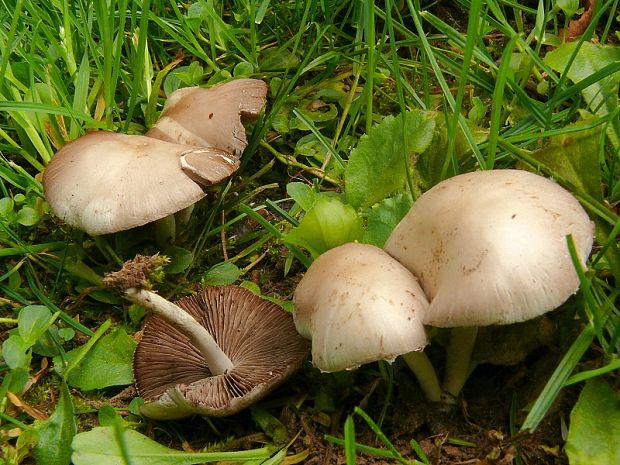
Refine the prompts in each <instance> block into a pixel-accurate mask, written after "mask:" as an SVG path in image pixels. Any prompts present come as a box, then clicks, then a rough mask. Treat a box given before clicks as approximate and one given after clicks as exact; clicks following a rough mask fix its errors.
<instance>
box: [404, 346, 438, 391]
mask: <svg viewBox="0 0 620 465" xmlns="http://www.w3.org/2000/svg"><path fill="white" fill-rule="evenodd" d="M402 357H403V359H404V360H405V362H407V365H408V366H409V368H411V371H413V374H414V375H415V377H416V378H417V380H418V383H419V384H420V388H421V389H422V391H423V392H424V395H425V396H426V399H427V400H429V401H430V402H439V401H440V400H441V394H442V391H441V387H440V386H439V380H438V379H437V373H436V372H435V368H434V367H433V364H432V363H431V361H430V360H429V359H428V356H427V355H426V353H425V352H424V351H421V350H420V351H413V352H409V353H407V354H404V355H403V356H402Z"/></svg>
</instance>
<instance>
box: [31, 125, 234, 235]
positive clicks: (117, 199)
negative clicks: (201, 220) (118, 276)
mask: <svg viewBox="0 0 620 465" xmlns="http://www.w3.org/2000/svg"><path fill="white" fill-rule="evenodd" d="M206 160H209V162H208V163H205V161H206ZM238 166H239V162H238V160H236V159H234V158H233V157H231V156H230V155H228V154H226V153H223V152H222V151H221V150H219V149H212V148H202V147H189V146H185V145H179V144H172V143H169V142H165V141H160V140H157V139H152V138H150V137H146V136H137V135H125V134H117V133H112V132H106V131H97V132H93V133H90V134H87V135H85V136H82V137H80V138H79V139H77V140H75V141H73V142H70V143H68V144H67V145H65V146H64V147H63V148H62V149H61V150H59V151H58V152H57V153H56V154H55V155H54V157H53V158H52V160H51V162H50V163H49V165H48V166H47V168H46V170H45V172H44V174H43V186H44V189H45V196H46V198H47V201H48V202H49V204H50V207H51V208H52V210H53V211H54V213H55V214H56V216H58V217H59V218H61V219H62V220H63V221H65V222H66V223H67V224H69V225H71V226H74V227H76V228H79V229H81V230H84V231H86V232H88V233H89V234H93V235H100V234H108V233H113V232H117V231H122V230H126V229H130V228H133V227H136V226H142V225H144V224H147V223H150V222H152V221H155V220H158V219H160V218H164V217H166V216H168V215H170V214H173V213H175V212H177V211H179V210H182V209H184V208H186V207H188V206H190V205H193V204H194V203H196V202H197V201H198V200H200V199H201V198H202V197H204V195H205V194H204V192H203V190H202V188H201V187H200V186H199V185H198V184H197V183H196V182H194V181H193V180H192V179H195V180H199V181H200V182H201V183H202V184H212V183H216V182H219V181H221V180H222V179H225V178H227V177H228V176H230V175H231V174H232V173H234V172H235V171H236V169H237V168H238ZM190 177H191V179H190Z"/></svg>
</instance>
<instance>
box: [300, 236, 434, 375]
mask: <svg viewBox="0 0 620 465" xmlns="http://www.w3.org/2000/svg"><path fill="white" fill-rule="evenodd" d="M294 299H295V314H294V321H295V326H296V328H297V331H299V333H300V334H301V335H303V336H304V337H307V338H308V339H312V362H313V363H314V365H315V366H316V367H317V368H319V369H320V370H322V371H327V372H333V371H340V370H350V369H354V368H357V367H359V366H360V365H362V364H364V363H369V362H374V361H376V360H388V361H393V360H394V359H395V358H396V357H398V356H399V355H402V354H405V353H408V352H412V351H420V350H422V349H423V348H424V346H425V345H426V344H427V339H426V333H425V331H424V327H423V325H422V320H423V319H424V313H425V311H426V309H427V308H428V301H427V300H426V297H425V295H424V292H423V291H422V288H421V287H420V285H419V284H418V281H417V279H416V278H415V276H413V274H412V273H411V272H410V271H409V270H407V269H406V268H405V267H404V266H403V265H401V264H400V263H399V262H398V261H397V260H395V259H394V258H392V257H390V256H389V255H388V254H387V253H385V252H384V251H383V250H381V249H380V248H378V247H375V246H373V245H370V244H358V243H355V242H351V243H347V244H343V245H341V246H338V247H335V248H333V249H330V250H328V251H327V252H325V253H324V254H322V255H321V256H319V257H318V258H317V259H316V260H315V261H314V262H313V263H312V265H311V266H310V268H308V271H307V272H306V274H305V275H304V277H303V278H302V280H301V281H300V282H299V284H298V285H297V288H296V289H295V297H294Z"/></svg>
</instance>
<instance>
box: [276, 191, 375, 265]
mask: <svg viewBox="0 0 620 465" xmlns="http://www.w3.org/2000/svg"><path fill="white" fill-rule="evenodd" d="M363 235H364V228H363V227H362V219H361V218H360V217H359V216H358V215H357V213H356V212H355V210H354V209H353V207H351V206H350V205H347V204H345V203H342V201H341V200H340V199H339V198H338V197H335V196H331V195H323V194H319V195H317V198H316V201H315V203H314V206H313V207H312V208H311V209H310V211H309V212H307V213H306V215H305V216H304V217H303V219H302V220H301V222H300V223H299V226H297V227H295V228H293V229H291V231H289V232H288V234H286V235H285V236H284V241H285V242H287V243H289V244H294V245H299V246H301V247H304V248H306V249H307V250H308V251H309V252H310V253H311V254H312V256H313V257H314V258H316V257H318V256H319V255H321V254H322V253H323V252H326V251H327V250H329V249H332V248H334V247H337V246H339V245H342V244H344V243H346V242H353V241H358V240H361V239H362V236H363Z"/></svg>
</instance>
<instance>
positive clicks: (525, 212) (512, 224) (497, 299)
mask: <svg viewBox="0 0 620 465" xmlns="http://www.w3.org/2000/svg"><path fill="white" fill-rule="evenodd" d="M569 234H571V235H572V237H573V239H574V241H575V245H576V250H577V253H578V255H579V257H580V260H581V263H582V265H583V264H585V262H586V260H587V258H588V255H589V254H590V250H591V248H592V241H593V225H592V222H591V221H590V218H589V217H588V215H587V213H586V212H585V211H584V209H583V208H582V207H581V205H580V204H579V202H578V201H577V200H576V199H575V198H574V197H573V196H572V195H571V194H570V193H569V192H568V191H566V190H565V189H563V188H562V187H561V186H560V185H558V184H557V183H555V182H553V181H551V180H549V179H546V178H544V177H542V176H538V175H535V174H532V173H529V172H527V171H519V170H493V171H478V172H473V173H467V174H462V175H459V176H455V177H453V178H450V179H447V180H445V181H443V182H441V183H439V184H437V185H436V186H434V187H433V188H432V189H430V190H429V191H427V192H426V193H424V195H422V196H421V197H420V198H418V200H417V201H416V202H415V203H414V204H413V206H412V207H411V209H410V211H409V212H408V213H407V215H406V216H405V217H404V218H403V220H402V221H401V222H400V223H399V224H398V226H397V227H396V228H395V229H394V231H393V232H392V235H391V236H390V237H389V238H388V240H387V242H386V244H385V247H384V249H385V251H386V252H388V253H389V254H390V255H392V256H393V257H394V258H396V259H397V260H399V261H400V262H401V263H402V264H403V265H405V266H406V267H407V268H408V269H409V270H411V272H412V273H413V274H414V275H416V276H417V277H418V279H419V280H420V282H421V284H422V287H423V288H424V291H425V292H426V295H427V296H428V298H429V301H430V307H429V310H428V312H427V317H426V319H425V320H424V323H425V324H429V325H433V326H440V327H455V326H485V325H491V324H509V323H516V322H519V321H525V320H528V319H530V318H534V317H536V316H539V315H542V314H543V313H545V312H547V311H550V310H553V309H554V308H556V307H558V306H559V305H560V304H562V303H563V302H564V301H565V300H566V299H568V297H570V295H571V294H573V293H575V292H576V291H577V289H578V287H579V279H578V277H577V273H576V272H575V269H574V267H573V263H572V261H571V258H570V255H569V252H568V247H567V243H566V236H567V235H569Z"/></svg>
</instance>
